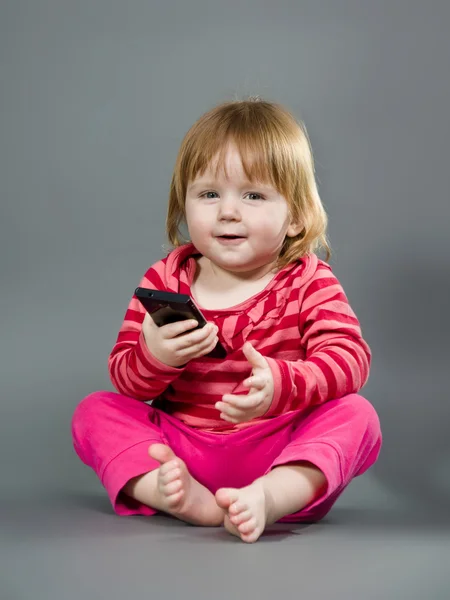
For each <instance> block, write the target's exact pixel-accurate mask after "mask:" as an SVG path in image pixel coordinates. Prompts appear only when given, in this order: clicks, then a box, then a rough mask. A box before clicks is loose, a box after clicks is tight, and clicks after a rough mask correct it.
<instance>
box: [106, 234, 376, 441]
mask: <svg viewBox="0 0 450 600" xmlns="http://www.w3.org/2000/svg"><path fill="white" fill-rule="evenodd" d="M196 255H197V258H198V257H199V256H200V253H199V252H198V251H197V250H196V248H195V247H194V245H193V244H192V243H189V244H185V245H184V246H180V247H179V248H176V249H174V250H172V251H171V252H170V253H169V254H168V256H166V258H164V259H162V260H160V261H158V262H157V263H155V264H154V265H153V266H152V267H150V268H149V269H148V271H147V272H146V273H145V275H144V277H143V278H142V279H141V281H140V284H139V285H140V286H141V287H147V288H153V289H159V290H168V291H172V292H177V293H179V294H189V295H190V286H191V283H192V281H193V279H194V275H195V272H196V265H197V263H196ZM197 304H198V303H197ZM199 308H200V310H201V311H202V313H203V314H204V316H205V318H206V319H207V320H208V321H213V322H214V323H216V325H217V326H218V327H219V334H218V336H219V339H220V341H221V343H222V345H223V346H224V347H225V349H226V350H227V357H226V358H225V359H216V358H211V357H206V356H203V357H201V358H199V359H195V360H192V361H190V362H189V363H188V364H187V365H185V366H183V367H181V368H175V367H170V366H168V365H166V364H164V363H162V362H160V361H159V360H158V359H157V358H156V357H154V356H153V355H152V354H151V352H150V351H149V349H148V347H147V345H146V343H145V340H144V336H143V333H142V322H143V320H144V316H145V309H144V308H143V307H142V305H141V304H140V302H139V300H138V299H137V298H136V297H135V296H134V295H133V297H132V299H131V301H130V303H129V305H128V309H127V311H126V313H125V318H124V321H123V324H122V327H121V328H120V331H119V334H118V337H117V341H116V344H115V345H114V347H113V349H112V351H111V354H110V357H109V361H108V367H109V373H110V377H111V381H112V383H113V384H114V386H115V387H116V389H117V390H118V391H119V392H120V393H121V394H124V395H127V396H132V397H134V398H137V399H139V400H142V401H149V400H153V401H154V402H153V405H154V406H156V407H158V408H161V409H162V410H164V411H166V412H167V413H169V414H171V415H173V416H174V417H176V418H178V419H180V420H182V421H183V422H184V423H185V424H187V425H189V426H191V427H196V428H199V429H203V430H206V431H214V432H220V433H229V432H232V431H236V430H237V429H241V428H242V427H248V426H250V425H253V424H255V423H257V422H259V421H261V420H264V419H267V418H270V417H273V416H275V415H280V414H283V413H286V412H289V411H302V410H305V409H308V408H310V407H311V406H316V405H319V404H322V403H323V402H326V401H327V400H331V399H333V398H340V397H342V396H345V395H346V394H350V393H353V392H358V391H359V390H360V389H361V388H362V387H363V386H364V385H365V383H366V381H367V379H368V376H369V368H370V362H371V351H370V348H369V346H368V344H367V343H366V342H365V341H364V339H363V338H362V334H361V328H360V325H359V322H358V319H357V317H356V315H355V313H354V312H353V310H352V308H351V307H350V304H349V302H348V299H347V297H346V295H345V293H344V290H343V289H342V286H341V285H340V283H339V281H338V280H337V279H336V277H335V276H334V275H333V273H332V271H331V267H330V266H329V265H328V264H327V263H325V262H324V261H322V260H320V259H319V258H318V257H317V256H316V255H315V254H309V255H308V256H306V257H304V258H302V259H299V260H298V261H296V262H295V263H291V264H289V265H287V266H286V267H284V268H283V269H281V270H280V271H278V273H276V274H275V275H274V277H273V279H272V280H271V281H270V282H269V284H268V285H267V286H266V287H265V288H264V290H262V291H261V292H259V293H258V294H256V295H255V296H252V297H251V298H249V299H247V300H245V301H244V302H242V303H240V304H238V305H236V306H233V307H231V308H226V309H218V310H206V309H203V308H202V307H201V306H199ZM247 340H248V341H250V342H251V343H252V345H253V346H254V347H255V348H256V349H257V350H258V352H260V353H261V354H262V355H263V356H264V357H265V358H266V360H267V361H268V363H269V365H270V369H271V371H272V375H273V380H274V397H273V402H272V405H271V406H270V409H269V410H268V412H267V413H266V414H265V415H264V416H263V417H261V418H259V419H254V420H252V421H250V422H247V423H241V424H232V423H228V422H226V421H223V420H222V419H221V418H220V416H219V414H220V413H219V411H218V410H217V409H216V408H215V403H216V402H218V401H219V400H221V399H222V396H223V395H224V394H247V393H248V388H246V387H245V386H243V385H242V382H243V381H244V380H245V379H246V378H247V377H249V376H250V375H251V366H250V364H249V363H248V361H247V359H246V357H245V355H244V353H243V351H242V346H243V345H244V343H245V342H246V341H247Z"/></svg>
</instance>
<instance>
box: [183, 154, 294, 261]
mask: <svg viewBox="0 0 450 600" xmlns="http://www.w3.org/2000/svg"><path fill="white" fill-rule="evenodd" d="M225 161H226V171H227V173H228V177H229V179H226V177H225V174H224V173H223V172H219V174H218V178H217V179H214V169H211V167H210V168H208V169H207V170H206V171H205V173H204V174H203V175H202V176H201V177H197V178H196V179H195V180H194V181H191V182H189V184H188V187H187V191H186V222H187V226H188V229H189V234H190V237H191V240H192V242H193V244H194V246H195V247H196V248H197V249H198V250H199V251H200V252H201V254H203V255H204V256H206V257H207V258H209V259H210V260H211V261H212V262H213V263H214V264H215V265H217V266H219V267H222V268H223V269H225V270H227V271H235V272H246V271H251V270H254V269H258V268H260V267H262V266H264V265H269V264H272V263H273V262H274V261H275V260H276V259H277V258H278V256H279V254H280V251H281V247H282V245H283V242H284V240H285V237H286V235H288V236H295V235H297V233H298V232H299V231H300V228H295V227H294V226H293V225H291V220H290V217H289V210H288V204H287V201H286V199H285V198H284V197H283V196H281V195H280V194H279V193H278V191H277V190H276V189H274V188H273V187H272V186H270V185H269V184H264V185H263V184H261V185H259V184H255V183H250V182H248V181H247V177H246V176H245V172H244V170H243V167H242V163H241V159H240V156H239V153H238V151H237V149H236V148H235V147H234V146H230V147H229V148H228V151H227V155H226V159H225ZM213 166H214V165H213ZM224 234H234V235H238V236H243V238H242V239H240V240H239V241H237V242H226V241H224V240H221V239H220V237H219V236H222V235H224Z"/></svg>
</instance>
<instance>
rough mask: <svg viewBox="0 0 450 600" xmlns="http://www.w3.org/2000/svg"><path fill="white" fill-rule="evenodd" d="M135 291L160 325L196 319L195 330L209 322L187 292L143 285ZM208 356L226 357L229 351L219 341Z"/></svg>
mask: <svg viewBox="0 0 450 600" xmlns="http://www.w3.org/2000/svg"><path fill="white" fill-rule="evenodd" d="M134 293H135V296H136V298H137V299H138V300H139V302H140V303H141V304H142V306H143V307H144V308H145V310H146V311H147V312H148V313H149V315H150V316H151V318H152V319H153V321H154V322H155V323H156V325H157V326H158V327H162V326H163V325H167V324H168V323H174V322H175V321H186V320H189V319H195V320H196V321H197V322H198V325H197V327H193V328H192V329H190V330H189V331H195V329H201V328H202V327H204V326H205V325H206V324H207V321H206V319H205V317H204V316H203V315H202V313H201V311H200V309H199V308H198V306H196V304H195V302H194V300H193V299H192V298H191V297H190V296H188V295H187V294H176V293H175V292H165V291H164V292H163V291H161V290H152V289H149V288H141V287H138V288H136V289H135V291H134ZM183 335H184V334H183ZM206 356H210V357H211V358H225V357H226V356H227V352H226V350H225V348H224V347H223V346H222V344H221V343H220V341H219V342H217V344H216V347H215V348H214V349H213V350H212V351H211V352H210V353H209V354H206Z"/></svg>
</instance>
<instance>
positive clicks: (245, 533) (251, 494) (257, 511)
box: [216, 479, 273, 543]
mask: <svg viewBox="0 0 450 600" xmlns="http://www.w3.org/2000/svg"><path fill="white" fill-rule="evenodd" d="M216 502H217V504H218V506H220V507H221V508H223V510H224V511H226V514H225V519H224V525H225V528H226V529H227V530H228V531H229V532H230V533H232V534H233V535H236V536H238V537H240V538H241V540H242V541H244V542H249V543H252V542H256V540H257V539H258V538H259V536H260V535H261V534H262V532H263V531H264V529H265V527H266V525H270V524H271V523H272V522H273V521H272V520H271V519H270V511H271V508H272V504H273V501H272V499H271V497H270V494H269V493H268V492H267V491H266V489H265V488H264V484H263V482H262V481H261V480H260V479H257V480H256V481H254V482H253V483H252V484H251V485H249V486H247V487H244V488H241V489H236V488H221V489H220V490H217V492H216Z"/></svg>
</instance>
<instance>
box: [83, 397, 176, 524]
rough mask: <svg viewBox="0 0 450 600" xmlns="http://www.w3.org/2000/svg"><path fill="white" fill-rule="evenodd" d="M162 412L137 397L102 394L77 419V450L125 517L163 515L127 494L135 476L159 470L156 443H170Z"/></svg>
mask: <svg viewBox="0 0 450 600" xmlns="http://www.w3.org/2000/svg"><path fill="white" fill-rule="evenodd" d="M156 411H157V409H154V408H152V407H151V406H149V405H148V404H146V403H145V402H140V401H139V400H136V399H134V398H130V397H128V396H122V395H121V394H117V393H115V392H108V391H100V392H94V393H93V394H90V395H89V396H87V397H86V398H84V400H82V401H81V402H80V403H79V404H78V406H77V407H76V409H75V412H74V415H73V417H72V438H73V445H74V449H75V451H76V453H77V454H78V456H79V458H80V459H81V460H82V461H83V462H84V463H85V464H86V465H88V466H89V467H91V468H92V469H93V470H94V472H95V473H96V474H97V476H98V478H99V479H100V481H101V483H102V485H103V486H104V487H105V489H106V491H107V493H108V496H109V498H110V500H111V504H112V506H113V508H114V511H115V512H116V513H117V514H119V515H133V514H143V515H152V514H155V513H156V512H157V511H156V510H154V509H153V508H151V507H149V506H146V505H144V504H142V503H141V502H139V501H137V500H135V499H134V498H131V497H129V496H127V495H125V494H124V493H123V492H121V489H122V488H123V487H124V486H125V484H126V483H127V482H128V481H129V480H130V479H132V478H133V477H137V476H138V475H143V474H144V473H147V472H149V471H152V470H153V469H156V468H158V467H159V463H158V462H157V461H156V460H154V459H153V458H151V457H150V456H149V454H148V448H149V446H150V445H151V444H157V443H166V440H165V436H164V433H163V431H162V430H161V427H160V424H159V422H158V414H157V412H156Z"/></svg>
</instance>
